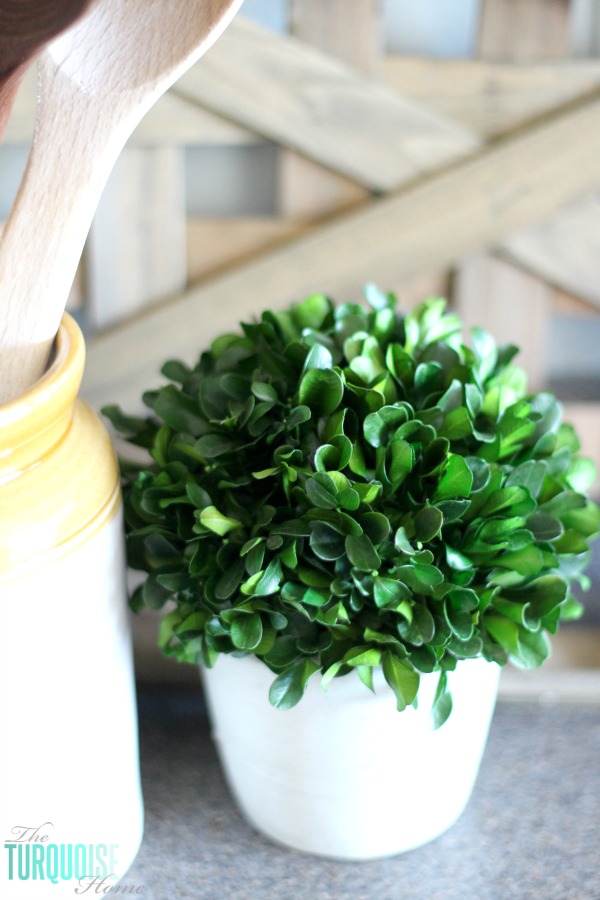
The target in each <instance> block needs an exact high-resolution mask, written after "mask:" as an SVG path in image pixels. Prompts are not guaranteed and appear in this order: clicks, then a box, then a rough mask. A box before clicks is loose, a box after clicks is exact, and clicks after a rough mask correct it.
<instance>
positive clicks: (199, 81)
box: [173, 18, 479, 191]
mask: <svg viewBox="0 0 600 900" xmlns="http://www.w3.org/2000/svg"><path fill="white" fill-rule="evenodd" d="M215 50H216V51H217V52H214V51H215ZM173 91H174V93H176V94H177V95H178V96H180V97H184V98H186V99H188V100H190V101H195V102H197V103H199V104H200V105H202V106H205V107H206V108H207V109H211V110H213V111H216V112H219V113H220V114H221V115H225V116H227V117H228V118H230V119H231V120H232V121H234V122H237V123H238V124H241V125H244V126H245V127H247V128H250V129H252V130H255V131H257V132H258V133H260V134H262V135H263V136H264V137H268V138H270V139H272V140H275V141H278V142H279V143H282V144H283V145H284V146H286V147H289V148H292V149H295V150H298V151H299V152H300V153H302V154H304V155H306V156H308V157H309V158H311V159H315V160H316V161H317V162H319V163H321V164H322V165H324V166H326V167H328V168H331V169H333V170H334V171H336V172H338V173H342V174H344V175H346V176H347V177H349V178H352V179H354V180H356V181H358V182H360V183H362V184H364V185H365V186H366V187H368V188H370V189H374V190H377V191H388V190H391V189H393V188H396V187H399V186H400V185H402V184H405V183H406V182H408V181H411V180H413V179H415V178H417V177H419V176H420V175H422V174H423V173H424V172H427V171H429V170H431V169H435V168H437V167H439V166H440V165H442V164H444V163H446V162H450V161H451V160H455V159H457V158H460V157H462V156H464V155H465V154H467V153H469V152H471V151H472V150H474V149H475V148H476V147H477V145H478V142H479V141H478V138H477V137H476V136H475V135H473V134H472V132H470V131H469V130H468V129H465V128H464V127H463V126H461V125H458V124H456V123H454V122H451V121H449V120H447V119H445V118H444V117H442V116H439V115H438V114H436V113H432V112H429V111H428V110H425V109H423V108H421V107H420V106H418V105H417V104H414V103H412V102H410V101H407V100H405V99H403V98H402V97H399V96H398V95H397V94H395V93H394V92H393V91H391V90H390V89H389V88H387V87H386V86H385V85H383V84H379V83H377V82H374V81H371V80H369V79H366V78H363V77H361V76H360V75H358V74H357V73H356V72H354V71H353V70H352V69H350V68H348V67H347V66H345V65H343V64H342V63H338V62H336V61H335V60H332V59H331V58H330V57H328V56H327V55H326V54H323V53H320V52H319V51H317V50H313V49H312V48H310V47H309V46H308V45H306V44H304V43H303V42H302V41H298V40H296V39H294V38H280V37H276V36H274V35H272V34H271V33H269V32H268V31H267V30H266V29H262V28H259V27H258V26H256V25H251V24H249V23H248V22H244V21H243V20H242V19H241V18H238V19H236V20H235V21H234V22H233V23H232V25H231V26H230V27H229V28H228V29H227V31H226V32H225V34H224V35H223V36H222V37H221V38H220V40H219V44H218V47H216V48H213V51H209V53H207V54H206V56H205V57H204V58H203V59H202V60H201V61H200V63H199V64H198V65H197V66H195V67H194V68H193V69H192V70H190V71H189V72H187V73H186V74H185V75H184V76H183V77H182V78H181V79H180V80H179V81H178V82H177V85H176V86H175V87H174V88H173Z"/></svg>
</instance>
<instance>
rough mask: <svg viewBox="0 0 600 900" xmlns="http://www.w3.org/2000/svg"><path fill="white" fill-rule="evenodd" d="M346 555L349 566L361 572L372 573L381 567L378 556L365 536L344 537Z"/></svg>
mask: <svg viewBox="0 0 600 900" xmlns="http://www.w3.org/2000/svg"><path fill="white" fill-rule="evenodd" d="M346 553H347V554H348V559H349V560H350V562H351V564H352V565H353V566H356V568H357V569H361V570H362V571H363V572H370V571H373V570H375V569H378V568H379V566H380V565H381V559H380V557H379V554H378V553H377V551H376V550H375V547H374V546H373V543H372V541H371V539H370V537H368V536H367V535H366V534H361V535H355V534H349V535H348V536H347V537H346Z"/></svg>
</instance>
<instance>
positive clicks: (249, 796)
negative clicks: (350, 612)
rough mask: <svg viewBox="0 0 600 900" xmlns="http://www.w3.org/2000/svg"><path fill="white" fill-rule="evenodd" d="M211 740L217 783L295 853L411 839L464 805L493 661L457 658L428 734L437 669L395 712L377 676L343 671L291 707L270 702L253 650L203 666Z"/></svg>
mask: <svg viewBox="0 0 600 900" xmlns="http://www.w3.org/2000/svg"><path fill="white" fill-rule="evenodd" d="M202 674H203V680H204V684H205V687H206V695H207V701H208V705H209V710H210V714H211V718H212V723H213V729H214V733H213V736H214V739H215V742H216V746H217V749H218V752H219V756H220V759H221V763H222V766H223V769H224V772H225V777H226V779H227V782H228V784H229V787H230V789H231V791H232V793H233V795H234V797H235V799H236V801H237V803H238V805H239V807H240V809H241V811H242V812H243V814H244V815H245V817H246V818H247V819H248V821H249V822H250V823H251V824H252V825H254V826H255V827H256V828H257V829H258V830H259V831H261V832H263V833H264V834H265V835H267V836H268V837H269V838H271V839H272V840H274V841H277V842H278V843H281V844H285V845H286V846H289V847H292V848H294V849H296V850H301V851H304V852H306V853H312V854H317V855H319V856H326V857H330V858H336V859H348V860H366V859H376V858H378V857H383V856H391V855H393V854H396V853H401V852H404V851H407V850H412V849H414V848H415V847H419V846H421V845H422V844H425V843H427V842H428V841H431V840H433V839H434V838H436V837H438V836H439V835H440V834H442V833H443V832H444V831H446V830H447V829H448V828H449V827H450V826H451V825H452V824H453V823H454V822H455V821H456V820H457V819H458V817H459V816H460V814H461V813H462V811H463V810H464V808H465V806H466V804H467V802H468V800H469V797H470V794H471V791H472V788H473V785H474V783H475V779H476V777H477V772H478V769H479V764H480V761H481V757H482V754H483V750H484V747H485V742H486V739H487V734H488V729H489V724H490V721H491V717H492V713H493V710H494V705H495V701H496V693H497V686H498V677H499V668H498V666H496V665H494V664H490V663H487V662H485V661H483V660H468V661H465V662H462V663H459V665H458V666H457V669H456V671H455V672H452V673H450V675H449V684H450V687H451V690H452V695H453V699H454V709H453V712H452V715H451V716H450V719H449V720H448V722H447V723H446V724H445V725H444V726H443V727H442V728H441V729H439V730H438V731H433V730H432V728H431V726H430V724H429V711H430V708H431V703H432V700H433V695H434V693H435V689H436V686H437V679H438V675H437V674H434V675H428V676H422V679H421V690H420V694H419V696H420V703H419V709H418V710H414V709H412V708H410V709H407V710H405V711H404V712H402V713H398V712H397V710H396V706H395V698H394V696H393V693H392V691H391V690H390V688H389V687H388V686H387V684H385V682H384V681H383V677H381V678H379V679H377V678H376V679H375V686H376V694H375V695H373V694H372V693H371V692H370V691H368V690H367V689H366V688H365V687H364V685H363V684H361V683H360V681H359V679H358V677H357V676H354V675H353V674H351V675H348V676H344V677H342V678H337V679H334V681H333V682H332V683H331V684H330V686H329V688H328V690H327V692H325V691H323V689H322V688H321V685H320V678H319V676H318V675H315V676H313V678H312V679H311V681H310V682H309V684H308V688H307V691H306V694H305V696H304V698H303V699H302V700H301V701H300V703H299V704H298V706H296V707H295V708H294V709H291V710H287V711H280V710H277V709H274V708H273V707H272V706H271V705H270V704H269V700H268V692H269V687H270V685H271V683H272V682H273V680H274V677H275V676H274V675H273V674H272V673H271V672H270V671H269V670H268V669H267V667H266V666H265V665H264V664H263V663H261V662H259V661H258V660H257V659H256V658H254V657H246V658H244V659H239V658H234V657H230V656H220V657H219V658H218V660H217V663H216V666H215V667H214V668H213V669H203V671H202Z"/></svg>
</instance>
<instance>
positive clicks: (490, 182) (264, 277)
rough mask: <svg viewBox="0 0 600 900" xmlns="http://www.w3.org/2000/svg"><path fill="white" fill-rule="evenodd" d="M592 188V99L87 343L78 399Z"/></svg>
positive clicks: (499, 233)
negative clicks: (238, 326) (259, 316)
mask: <svg viewBox="0 0 600 900" xmlns="http://www.w3.org/2000/svg"><path fill="white" fill-rule="evenodd" d="M574 134H576V135H577V136H578V139H577V141H575V140H573V135H574ZM593 188H596V189H600V100H598V99H596V100H594V101H590V102H588V103H586V104H585V105H584V106H582V107H581V108H578V109H576V110H571V111H569V112H566V113H564V114H562V115H560V116H558V117H556V118H555V119H554V120H553V121H551V122H548V123H545V124H543V125H540V126H538V127H537V128H535V129H531V130H530V131H528V132H527V133H526V134H519V135H514V136H512V137H511V138H508V139H506V140H505V141H504V142H502V143H501V144H499V145H497V146H493V147H490V148H486V149H485V150H483V151H481V152H480V153H479V154H478V155H477V157H476V158H474V159H469V160H465V161H463V162H462V163H461V164H458V165H456V166H455V167H454V168H453V169H452V170H450V171H447V172H444V173H442V174H438V175H436V176H430V177H429V178H428V179H426V180H425V181H424V182H423V183H421V184H419V185H417V186H414V187H413V188H411V189H409V190H407V191H405V192H404V193H402V194H401V195H399V196H391V197H389V198H385V199H383V200H379V201H376V202H372V203H369V204H368V205H367V206H366V207H365V208H361V209H360V210H358V211H356V212H352V213H350V214H347V215H346V216H344V217H343V219H342V220H341V221H338V222H333V223H330V224H328V225H325V226H322V227H320V228H318V229H316V230H315V232H314V233H312V234H311V235H309V236H307V237H304V238H301V239H300V240H298V241H295V242H292V243H291V244H289V245H286V246H285V247H283V248H281V249H279V250H277V251H275V252H274V253H272V254H269V256H268V257H266V258H264V259H260V260H257V261H254V262H251V263H248V264H246V265H243V266H241V267H239V268H238V269H237V270H236V271H235V272H233V273H231V274H228V275H225V276H223V277H220V278H219V279H216V280H215V281H213V282H211V283H209V284H207V285H205V286H202V287H199V288H196V289H194V290H193V291H191V292H189V293H188V294H185V295H184V296H183V297H181V298H179V300H176V301H174V302H172V303H170V304H167V305H163V306H161V307H160V308H157V309H155V310H150V311H148V312H147V313H146V314H145V315H144V316H142V317H141V318H139V320H137V321H135V322H131V323H128V324H125V325H123V326H122V327H120V328H118V329H115V330H113V331H112V332H110V333H107V334H105V335H101V336H99V337H98V338H96V339H95V340H94V341H92V342H91V344H90V352H89V358H88V367H87V374H86V388H85V390H86V393H87V395H88V396H89V397H90V399H91V400H92V402H93V403H94V404H96V405H99V404H101V403H104V402H106V401H110V400H118V401H123V402H126V403H127V404H128V405H129V404H132V403H135V402H136V401H137V398H138V396H139V393H140V390H141V389H143V388H144V387H146V386H148V385H149V384H152V383H153V381H154V379H155V378H156V373H157V370H158V366H159V364H160V362H161V361H162V360H163V359H164V358H165V357H166V356H167V355H168V356H172V355H176V356H182V357H183V358H187V359H193V358H194V357H195V355H196V353H197V351H198V349H199V348H200V347H203V346H205V345H206V342H207V341H208V340H210V338H211V337H213V336H214V335H215V334H218V333H219V332H220V331H222V330H227V329H230V328H231V327H232V326H234V325H235V323H236V322H237V321H239V319H240V318H242V317H247V316H252V315H253V314H255V313H257V312H259V311H260V310H262V309H264V308H265V307H268V306H282V305H286V304H287V303H288V302H289V301H290V300H292V299H298V298H300V297H302V296H303V295H306V294H308V293H312V292H314V291H318V290H322V291H325V292H330V293H332V294H333V295H334V296H338V297H339V298H340V299H342V298H343V299H345V298H349V297H350V296H355V295H356V293H357V290H358V288H359V287H360V285H362V284H364V283H365V282H366V281H372V280H377V281H378V282H379V283H380V284H381V285H382V286H383V287H385V288H389V289H394V288H395V286H397V285H398V284H400V283H401V282H402V281H403V280H404V279H405V278H408V277H409V276H411V275H414V274H418V273H420V272H428V271H431V270H432V269H440V268H443V267H444V266H445V265H448V264H452V263H454V262H455V261H456V260H457V259H461V258H464V257H465V256H467V255H468V254H473V253H476V252H479V251H481V250H483V249H484V248H486V247H491V246H493V245H495V244H497V243H499V242H500V241H501V240H502V239H504V238H506V236H507V235H508V234H510V233H512V232H514V231H516V230H518V229H523V228H525V227H528V226H530V225H533V224H535V223H537V222H540V221H543V220H544V219H545V218H547V217H548V216H550V215H552V214H553V213H555V212H556V211H557V210H559V209H561V208H563V207H565V206H567V205H568V204H569V203H572V202H573V201H574V200H576V199H577V198H579V197H580V196H582V195H585V194H586V193H587V192H588V191H589V190H590V189H593ZM133 348H135V351H136V352H135V353H133V352H132V349H133Z"/></svg>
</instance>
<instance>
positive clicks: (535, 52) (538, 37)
mask: <svg viewBox="0 0 600 900" xmlns="http://www.w3.org/2000/svg"><path fill="white" fill-rule="evenodd" d="M569 6H570V2H569V0H484V2H483V7H482V10H481V14H480V20H479V29H480V33H479V53H480V55H481V56H482V57H483V58H484V59H489V60H495V61H501V60H511V61H513V62H517V61H521V62H534V61H535V60H540V59H546V60H547V59H561V58H563V57H565V56H566V55H567V53H568V51H569Z"/></svg>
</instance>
